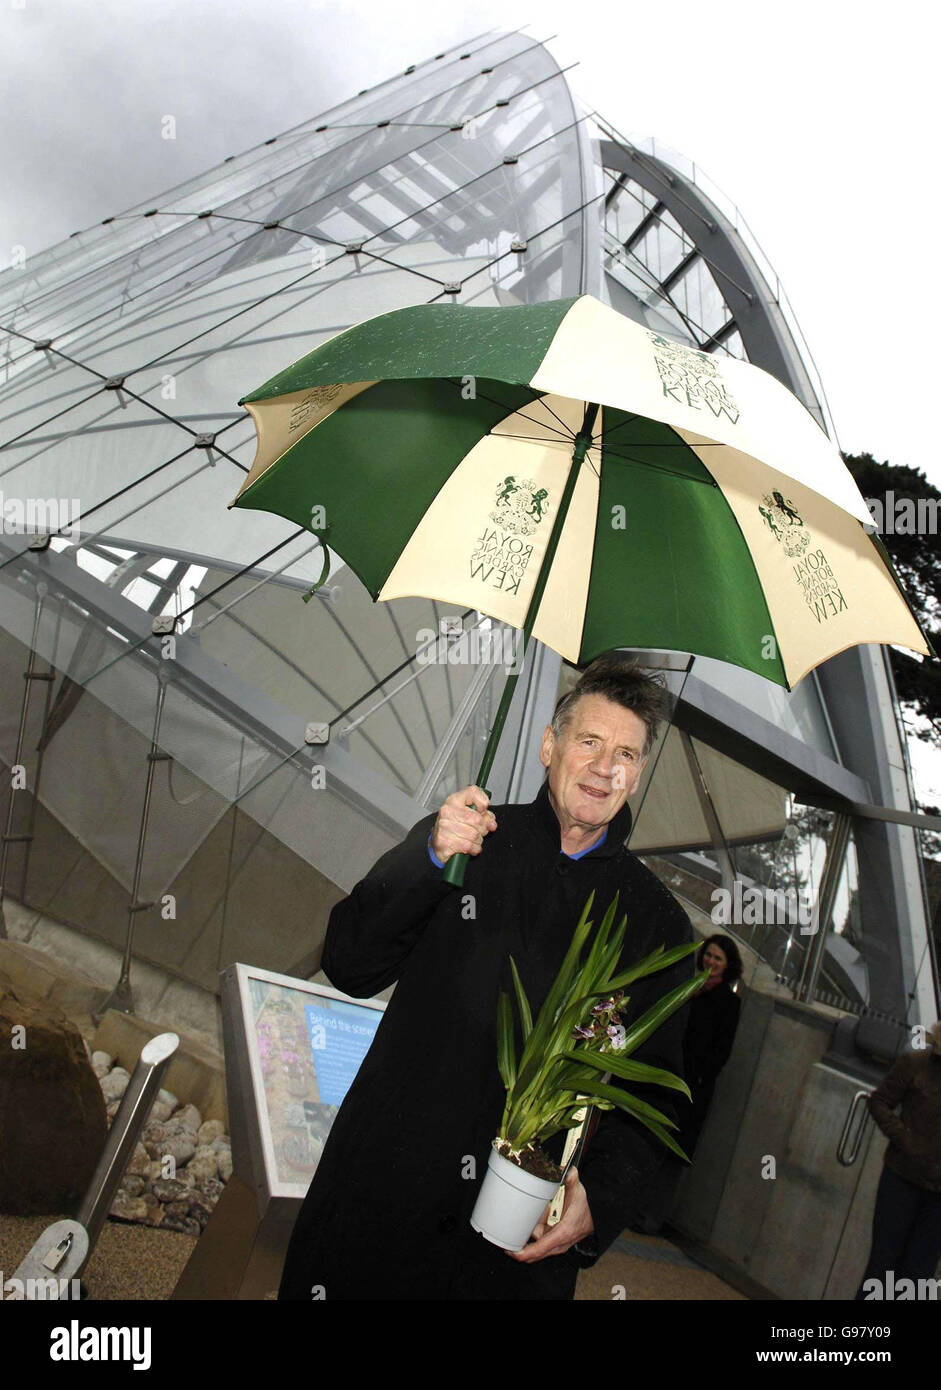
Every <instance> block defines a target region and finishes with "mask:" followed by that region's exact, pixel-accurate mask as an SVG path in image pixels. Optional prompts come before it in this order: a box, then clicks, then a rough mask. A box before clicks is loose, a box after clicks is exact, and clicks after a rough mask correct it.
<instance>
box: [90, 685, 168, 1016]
mask: <svg viewBox="0 0 941 1390" xmlns="http://www.w3.org/2000/svg"><path fill="white" fill-rule="evenodd" d="M169 679H170V673H169V672H168V671H167V670H166V668H165V667H161V668H160V669H159V670H158V672H157V705H156V709H155V711H154V731H153V735H152V737H151V740H150V752H149V753H148V754H147V781H146V784H145V786H144V805H143V809H142V811H141V820H140V829H139V831H138V834H137V859H136V862H135V864H134V882H133V884H132V886H131V901H130V903H129V904H128V909H127V935H126V937H125V939H124V957H123V959H122V961H121V974H120V976H119V978H118V982H117V984H116V985H115V987H114V989H113V990H112V991H111V993H110V994H109V995H108V996H107V997H106V998H105V999H104V1001H103V1002H102V1003H101V1004H100V1005H99V1007H98V1008H97V1009H96V1010H95V1012H94V1013H93V1015H92V1017H93V1018H94V1020H95V1022H96V1023H100V1022H101V1020H102V1018H103V1017H104V1015H105V1013H106V1012H107V1011H108V1009H118V1010H120V1012H121V1013H125V1014H130V1013H133V1012H134V996H133V993H132V991H131V945H132V942H133V940H134V919H135V916H136V914H137V913H138V912H145V911H146V910H147V909H148V908H150V907H153V903H142V902H140V901H138V897H139V893H140V883H141V875H142V872H143V867H144V847H145V844H146V840H147V823H148V820H149V819H150V798H151V793H152V791H153V785H154V768H155V767H156V765H157V763H158V762H166V761H169V754H167V753H161V752H160V749H159V746H158V739H159V737H160V720H161V718H162V716H163V703H164V700H165V699H166V694H167V682H168V680H169Z"/></svg>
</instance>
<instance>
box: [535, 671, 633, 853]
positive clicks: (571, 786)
mask: <svg viewBox="0 0 941 1390" xmlns="http://www.w3.org/2000/svg"><path fill="white" fill-rule="evenodd" d="M646 737H647V726H646V725H645V723H644V721H643V720H642V719H641V718H640V717H639V716H638V715H636V714H635V713H634V712H633V710H629V709H624V708H623V706H622V705H617V704H615V703H614V701H613V700H606V699H605V697H604V696H603V695H582V696H581V697H580V699H578V700H577V701H576V702H575V706H574V708H573V710H572V712H571V719H570V720H569V722H568V724H567V725H566V727H565V729H564V730H563V731H562V734H561V736H560V737H559V738H556V737H555V735H554V734H553V732H552V729H551V727H548V728H547V729H546V732H545V733H544V734H543V737H542V750H541V753H540V761H541V763H542V765H543V767H547V768H548V769H549V799H550V801H551V802H552V806H553V809H554V810H555V813H556V815H557V816H558V817H559V821H560V824H561V826H562V829H563V831H564V830H567V829H569V828H570V827H571V826H573V825H580V826H585V827H586V828H590V827H595V828H597V829H600V828H601V826H603V825H607V824H608V822H609V821H611V820H613V819H614V817H615V816H616V815H617V813H618V811H620V809H621V807H622V806H623V805H624V803H625V801H626V800H627V798H628V797H629V796H632V795H633V793H634V792H635V791H636V790H637V785H638V783H639V782H640V778H641V774H642V772H643V770H644V765H645V763H646V761H647V759H646V758H645V757H644V755H643V749H644V741H645V740H646Z"/></svg>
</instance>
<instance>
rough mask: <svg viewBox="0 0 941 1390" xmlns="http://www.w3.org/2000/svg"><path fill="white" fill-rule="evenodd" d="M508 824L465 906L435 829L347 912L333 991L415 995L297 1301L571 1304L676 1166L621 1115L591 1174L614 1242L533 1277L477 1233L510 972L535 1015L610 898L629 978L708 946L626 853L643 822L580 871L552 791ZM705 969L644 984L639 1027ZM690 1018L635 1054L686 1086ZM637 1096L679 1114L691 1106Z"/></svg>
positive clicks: (348, 1123)
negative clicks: (580, 925)
mask: <svg viewBox="0 0 941 1390" xmlns="http://www.w3.org/2000/svg"><path fill="white" fill-rule="evenodd" d="M493 809H494V813H495V815H496V818H497V823H498V829H497V830H496V831H495V832H493V833H492V834H490V835H488V836H487V837H486V839H485V841H484V846H483V851H482V853H481V854H480V855H478V856H475V857H473V858H471V860H470V862H469V864H468V867H467V874H466V878H465V882H464V885H463V887H462V888H452V887H449V886H448V885H447V884H445V883H444V882H443V881H442V878H441V871H440V870H439V869H436V868H435V867H434V865H433V864H432V863H431V860H430V858H429V855H428V850H427V841H428V836H429V833H430V831H431V828H432V825H433V824H434V819H435V818H434V816H428V817H426V818H424V819H423V820H421V821H419V822H418V824H417V825H416V826H415V827H414V828H413V829H412V831H411V832H410V833H409V835H408V836H407V837H406V839H405V840H404V842H403V843H402V844H401V845H400V846H398V847H397V848H395V849H393V850H390V851H389V852H388V853H387V854H385V855H383V856H382V858H381V859H380V860H379V861H378V862H377V864H376V865H375V866H374V868H373V869H372V870H371V871H370V873H368V874H367V875H366V877H365V878H364V879H363V880H362V881H361V882H360V883H358V884H357V885H356V887H355V888H354V889H353V891H352V893H351V894H350V895H349V897H348V898H346V899H344V900H343V901H342V902H340V903H338V904H337V905H336V907H335V908H334V909H333V912H332V913H331V916H330V922H329V926H328V930H327V936H326V942H325V946H324V955H323V968H324V970H325V972H326V974H327V976H328V978H329V979H330V981H331V983H332V984H333V985H334V986H335V987H336V988H337V989H340V990H342V991H343V992H344V993H347V994H350V995H353V996H356V997H367V996H370V995H374V994H376V993H377V992H378V991H380V990H382V989H385V988H386V987H387V986H388V985H390V984H392V983H393V982H394V981H397V984H396V988H395V991H394V993H393V996H392V998H391V1000H390V1002H389V1005H388V1007H387V1009H386V1011H385V1015H384V1017H383V1020H382V1023H381V1024H380V1025H379V1028H378V1031H377V1033H376V1037H375V1039H374V1041H373V1043H372V1046H371V1048H370V1050H369V1052H368V1053H367V1055H366V1058H365V1059H364V1061H363V1063H362V1065H361V1067H360V1070H359V1073H358V1074H357V1077H356V1079H355V1081H354V1083H353V1085H352V1087H351V1088H350V1091H349V1092H348V1094H347V1097H346V1099H345V1101H344V1103H343V1105H342V1106H341V1108H340V1111H339V1113H338V1114H337V1116H336V1119H335V1121H334V1124H333V1129H332V1131H331V1134H330V1137H329V1139H328V1141H327V1144H326V1146H325V1148H324V1152H323V1155H322V1157H321V1160H320V1164H319V1167H318V1170H317V1172H316V1174H315V1176H314V1179H313V1181H312V1183H311V1186H310V1190H309V1192H308V1194H307V1197H306V1199H305V1201H304V1205H303V1207H302V1210H301V1213H300V1215H299V1217H298V1220H297V1223H296V1225H295V1228H294V1232H293V1235H292V1238H291V1244H290V1248H289V1250H288V1256H287V1261H286V1264H285V1270H284V1276H283V1279H282V1284H281V1291H280V1295H279V1296H280V1297H281V1298H294V1299H310V1298H311V1296H312V1295H311V1290H312V1289H314V1288H317V1289H318V1290H319V1289H321V1288H322V1290H323V1293H322V1296H323V1297H324V1298H326V1299H327V1300H330V1299H336V1298H347V1299H379V1300H386V1299H541V1298H555V1299H567V1298H571V1297H572V1296H573V1294H574V1287H575V1279H576V1275H577V1271H578V1269H579V1268H580V1267H585V1266H587V1265H589V1264H592V1263H593V1262H594V1260H595V1259H597V1257H598V1255H599V1254H600V1253H602V1252H603V1251H604V1250H605V1249H606V1248H607V1247H608V1246H609V1245H610V1243H611V1242H612V1241H613V1240H614V1239H615V1237H616V1236H617V1235H618V1234H619V1233H620V1232H621V1231H622V1230H623V1228H624V1227H625V1226H626V1225H628V1224H629V1223H631V1222H632V1220H633V1219H634V1218H635V1217H636V1215H637V1206H638V1202H639V1201H640V1194H641V1193H642V1192H643V1189H644V1187H645V1186H646V1185H647V1182H648V1180H649V1178H650V1177H651V1175H652V1173H653V1172H654V1171H655V1170H656V1169H657V1168H659V1166H660V1165H661V1164H662V1163H663V1161H664V1155H665V1154H666V1153H667V1150H666V1149H665V1148H664V1146H663V1145H662V1144H661V1143H660V1142H659V1141H658V1140H657V1139H656V1138H654V1136H653V1135H651V1134H650V1133H649V1131H647V1130H646V1129H645V1128H644V1127H643V1126H642V1125H640V1124H639V1123H637V1122H636V1121H635V1120H633V1119H631V1118H630V1117H627V1116H625V1115H624V1114H623V1113H622V1112H620V1111H611V1112H605V1113H604V1114H602V1116H601V1120H600V1123H599V1126H598V1130H597V1133H596V1134H595V1136H594V1139H593V1141H592V1144H591V1147H590V1149H589V1150H588V1152H587V1153H586V1155H585V1157H584V1159H583V1162H582V1165H581V1166H580V1169H579V1175H580V1177H581V1180H582V1182H583V1183H584V1185H585V1189H586V1192H587V1195H588V1200H589V1204H590V1209H591V1212H592V1217H593V1220H594V1224H595V1231H594V1234H593V1236H592V1237H588V1238H587V1239H586V1241H585V1242H583V1243H581V1244H580V1245H579V1248H578V1251H575V1250H571V1251H569V1252H567V1253H566V1254H565V1255H556V1256H548V1257H547V1258H546V1259H544V1260H541V1261H537V1262H536V1263H534V1264H531V1265H526V1264H524V1265H521V1264H518V1263H517V1262H516V1261H515V1260H513V1259H511V1257H510V1256H509V1255H507V1254H505V1253H504V1252H503V1251H502V1250H500V1249H499V1248H498V1247H496V1246H494V1245H492V1244H490V1243H489V1242H488V1241H486V1240H484V1238H483V1237H482V1236H480V1235H478V1234H477V1233H476V1232H474V1231H473V1230H472V1229H471V1227H470V1225H469V1222H468V1218H469V1216H470V1213H471V1209H472V1207H473V1205H474V1201H475V1198H476V1196H477V1192H478V1189H479V1186H480V1181H481V1179H482V1178H483V1175H484V1172H485V1170H486V1166H487V1158H488V1155H489V1153H490V1148H491V1140H492V1139H493V1138H494V1136H495V1135H496V1133H497V1129H498V1127H499V1124H500V1118H501V1115H502V1113H503V1106H504V1102H505V1099H506V1093H505V1091H504V1088H503V1085H502V1082H501V1080H500V1075H499V1072H498V1069H497V1054H496V1030H495V1019H496V1005H497V995H498V991H499V989H500V988H501V987H502V988H509V987H510V974H509V966H508V956H509V954H510V953H511V952H512V954H513V957H514V960H515V961H516V964H517V967H518V969H519V972H520V975H521V977H522V982H523V986H524V988H525V990H526V992H527V994H528V996H529V1001H530V1004H531V1006H532V1011H533V1015H534V1016H535V1014H536V1011H537V1010H538V1008H539V1006H540V1005H541V1004H542V1001H543V999H544V998H545V996H546V993H547V992H548V989H549V987H550V985H551V983H552V981H553V978H554V977H555V975H556V973H557V971H558V969H559V966H560V965H561V962H562V958H563V956H564V954H565V951H566V949H567V947H568V945H569V943H570V940H571V937H572V932H573V930H574V927H575V924H576V922H577V921H578V918H579V915H580V913H581V911H582V908H583V906H584V904H585V901H586V899H587V897H588V895H589V893H590V892H591V890H592V889H594V890H595V904H594V910H593V919H594V920H595V921H596V922H597V921H598V920H600V917H601V916H602V915H603V913H604V911H605V909H606V908H607V906H608V904H609V902H610V901H611V900H612V898H613V897H614V895H615V893H616V892H619V893H620V904H619V905H620V909H621V910H622V911H623V912H624V913H626V914H627V933H626V938H625V941H626V944H625V948H624V951H623V954H622V968H623V967H626V965H628V964H630V963H633V962H635V961H637V960H638V959H640V958H641V957H643V956H645V955H647V954H648V953H649V952H650V951H652V950H654V949H655V948H656V947H658V946H663V947H665V948H666V949H668V950H669V948H670V947H672V946H676V945H680V944H683V943H686V942H691V941H692V940H693V935H692V928H691V927H690V923H689V919H688V917H687V916H686V914H685V913H684V912H683V910H682V908H681V907H680V906H679V904H678V903H677V902H676V900H675V899H674V898H673V896H672V895H671V894H670V893H669V892H668V891H667V889H666V888H665V887H664V886H663V884H662V883H661V882H660V880H659V879H658V878H656V876H655V875H654V874H653V873H651V872H650V870H649V869H647V868H646V867H645V866H644V865H643V864H641V862H640V861H639V860H638V859H637V858H636V857H635V856H634V855H633V854H631V853H630V852H629V851H628V850H627V849H626V848H625V846H624V840H625V838H626V836H627V834H628V832H629V829H630V825H631V812H630V807H629V806H627V805H626V804H625V806H624V807H623V808H622V810H621V811H620V812H619V813H618V815H617V816H616V817H615V818H614V820H613V821H612V822H611V823H610V825H609V827H608V834H607V838H606V839H605V840H604V842H603V843H601V844H600V845H597V846H596V847H595V848H594V849H592V850H591V851H589V853H588V854H586V855H584V856H583V857H582V858H580V859H578V860H573V859H571V858H569V857H568V856H567V855H565V854H563V853H562V852H561V851H560V848H559V845H560V829H559V822H558V820H557V818H556V816H555V813H554V811H553V810H552V806H551V804H550V802H549V800H548V792H547V786H546V785H544V786H543V787H542V789H541V790H540V792H539V794H538V795H537V797H536V799H535V800H534V801H533V802H531V803H530V804H528V805H508V806H500V807H494V808H493ZM619 916H620V913H619ZM693 969H694V966H693V956H692V955H690V956H687V957H685V958H684V959H683V960H681V961H679V962H678V963H677V964H676V965H674V966H672V967H671V968H669V969H667V970H664V971H661V972H658V973H656V974H653V975H650V976H648V977H647V978H646V979H644V980H642V981H638V983H637V984H636V985H635V986H632V989H631V1001H630V1008H629V1010H628V1012H627V1021H630V1019H631V1018H636V1017H638V1016H639V1015H640V1014H641V1013H643V1012H644V1011H645V1010H646V1009H647V1008H648V1007H649V1006H650V1005H651V1004H652V1003H653V1002H655V1001H656V1000H657V999H659V998H660V997H661V996H662V995H663V994H665V993H666V992H667V991H668V990H669V989H672V988H674V987H675V986H676V985H677V984H680V983H682V982H683V981H685V980H687V979H689V978H690V977H691V975H692V974H693ZM687 1009H688V1006H686V1007H684V1008H682V1009H680V1010H679V1011H678V1012H677V1013H675V1014H674V1015H673V1016H672V1018H670V1019H669V1021H668V1022H667V1023H665V1024H664V1025H663V1026H662V1027H661V1028H660V1029H659V1030H658V1031H657V1032H656V1033H655V1034H654V1035H653V1037H651V1038H649V1039H648V1040H647V1042H646V1043H644V1044H643V1045H642V1046H641V1047H640V1048H639V1049H638V1050H637V1052H636V1053H635V1054H634V1056H635V1057H636V1058H637V1059H638V1060H642V1061H647V1062H649V1063H651V1064H652V1065H654V1066H658V1067H664V1068H666V1069H667V1070H669V1071H672V1072H676V1073H678V1074H680V1075H682V1038H683V1032H684V1029H685V1024H686V1014H687ZM633 1089H634V1090H635V1092H636V1094H638V1095H640V1096H643V1098H644V1099H646V1100H647V1101H648V1102H650V1103H652V1104H654V1105H655V1106H656V1107H657V1108H658V1109H660V1110H662V1111H663V1112H664V1113H665V1114H667V1115H668V1116H671V1117H672V1116H673V1114H674V1111H673V1106H672V1102H671V1097H672V1096H674V1095H675V1094H676V1093H675V1092H672V1091H668V1090H665V1089H663V1088H661V1087H636V1088H633ZM563 1137H564V1136H559V1147H561V1140H562V1138H563Z"/></svg>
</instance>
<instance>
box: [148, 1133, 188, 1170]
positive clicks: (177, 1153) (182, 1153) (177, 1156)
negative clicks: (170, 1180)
mask: <svg viewBox="0 0 941 1390" xmlns="http://www.w3.org/2000/svg"><path fill="white" fill-rule="evenodd" d="M195 1152H196V1145H195V1144H194V1143H193V1141H192V1139H184V1138H183V1136H182V1135H178V1134H171V1135H170V1136H169V1138H167V1139H164V1141H163V1143H162V1144H161V1145H160V1152H159V1153H158V1154H156V1155H155V1157H156V1158H157V1159H163V1158H172V1159H173V1161H174V1163H175V1164H176V1166H177V1167H178V1168H182V1167H183V1165H184V1164H185V1163H189V1161H190V1159H191V1158H192V1157H193V1154H194V1153H195Z"/></svg>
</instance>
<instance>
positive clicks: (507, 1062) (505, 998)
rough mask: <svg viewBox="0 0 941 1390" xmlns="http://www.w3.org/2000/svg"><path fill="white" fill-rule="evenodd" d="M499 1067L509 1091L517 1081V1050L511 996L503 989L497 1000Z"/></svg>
mask: <svg viewBox="0 0 941 1390" xmlns="http://www.w3.org/2000/svg"><path fill="white" fill-rule="evenodd" d="M497 1066H498V1067H499V1069H500V1076H501V1078H502V1080H503V1084H504V1086H505V1087H506V1088H507V1090H508V1091H509V1090H510V1088H511V1087H512V1085H513V1083H514V1081H515V1080H516V1048H515V1046H514V1042H513V1012H512V1010H511V1008H510V996H509V995H508V994H507V992H506V990H505V989H501V991H500V996H499V998H498V999H497Z"/></svg>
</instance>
